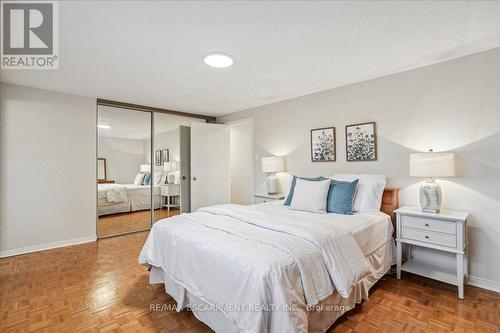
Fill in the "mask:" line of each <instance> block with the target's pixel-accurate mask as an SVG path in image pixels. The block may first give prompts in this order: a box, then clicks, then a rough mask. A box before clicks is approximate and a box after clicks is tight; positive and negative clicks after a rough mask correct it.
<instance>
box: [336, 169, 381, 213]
mask: <svg viewBox="0 0 500 333" xmlns="http://www.w3.org/2000/svg"><path fill="white" fill-rule="evenodd" d="M331 178H333V179H335V180H340V181H349V182H352V181H353V180H356V179H359V183H358V186H357V187H356V194H355V196H354V203H353V206H352V211H353V212H358V213H372V212H378V211H380V206H381V205H382V196H383V195H384V188H385V179H386V176H385V175H376V174H360V175H356V174H347V173H338V174H335V175H333V176H332V177H331Z"/></svg>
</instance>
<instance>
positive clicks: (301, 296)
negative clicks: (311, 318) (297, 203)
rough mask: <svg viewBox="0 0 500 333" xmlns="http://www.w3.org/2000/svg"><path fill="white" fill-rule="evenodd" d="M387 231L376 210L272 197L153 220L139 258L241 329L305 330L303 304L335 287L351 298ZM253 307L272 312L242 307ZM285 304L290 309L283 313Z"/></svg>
mask: <svg viewBox="0 0 500 333" xmlns="http://www.w3.org/2000/svg"><path fill="white" fill-rule="evenodd" d="M391 235H392V224H391V222H390V218H389V217H388V216H387V215H385V214H383V213H378V214H355V215H350V216H347V215H338V214H312V213H308V212H298V211H292V210H290V209H289V208H288V207H286V206H283V205H281V204H280V203H279V202H275V203H270V204H262V205H254V206H248V207H244V206H237V205H221V206H215V207H209V208H205V209H202V210H200V211H198V212H196V213H192V214H183V215H180V216H177V217H173V218H170V219H165V220H162V221H160V222H157V223H155V224H154V225H153V228H152V230H151V232H150V234H149V236H148V239H147V241H146V243H145V245H144V247H143V249H142V251H141V254H140V256H139V262H140V263H144V264H150V265H152V266H155V267H157V268H160V269H161V270H162V271H163V272H164V273H165V274H166V275H167V276H168V278H169V279H170V280H172V281H175V282H176V283H177V284H178V285H179V286H182V287H183V288H185V290H187V291H188V292H189V294H190V295H193V296H195V297H197V298H199V299H200V300H203V302H206V303H208V304H212V305H217V306H218V307H219V310H221V312H222V313H223V315H224V316H225V317H226V318H227V319H229V320H230V321H231V322H233V323H234V324H235V325H236V326H237V327H238V330H239V331H241V332H261V331H271V332H284V331H287V332H304V331H307V327H308V322H307V318H308V315H307V305H315V304H317V303H318V302H319V301H321V300H323V299H325V298H327V297H328V296H330V295H331V294H332V293H333V291H334V290H335V289H336V290H338V292H339V293H340V294H341V295H342V296H343V297H346V298H347V297H349V296H351V293H352V289H353V288H356V287H357V285H358V284H359V283H361V281H363V279H364V277H366V276H367V275H369V274H370V273H372V265H370V263H369V262H368V260H367V259H366V257H365V252H366V251H370V250H371V249H373V250H375V249H377V248H379V247H381V246H383V245H384V244H386V243H387V241H388V239H390V237H391ZM388 237H389V238H388ZM367 289H369V287H368V288H367ZM367 289H366V290H367ZM363 297H366V296H363ZM257 305H273V306H274V307H277V308H278V310H277V311H255V310H254V311H252V310H250V309H249V307H252V306H257ZM290 305H292V306H294V311H285V310H284V308H285V307H287V306H288V307H289V306H290ZM235 306H239V307H240V308H239V310H238V309H236V310H235V308H234V307H235ZM242 306H243V307H246V311H245V310H244V309H243V310H242V309H241V307H242ZM279 309H281V310H279Z"/></svg>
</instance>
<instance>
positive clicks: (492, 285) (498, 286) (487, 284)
mask: <svg viewBox="0 0 500 333" xmlns="http://www.w3.org/2000/svg"><path fill="white" fill-rule="evenodd" d="M467 284H469V285H471V286H474V287H478V288H482V289H487V290H491V291H496V292H497V293H500V282H498V281H492V280H488V279H483V278H480V277H477V276H473V275H469V276H468V279H467Z"/></svg>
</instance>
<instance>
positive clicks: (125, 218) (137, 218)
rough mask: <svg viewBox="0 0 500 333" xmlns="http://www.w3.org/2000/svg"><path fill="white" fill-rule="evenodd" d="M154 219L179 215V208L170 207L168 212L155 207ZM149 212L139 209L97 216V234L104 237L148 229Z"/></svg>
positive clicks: (149, 224) (149, 225) (149, 223)
mask: <svg viewBox="0 0 500 333" xmlns="http://www.w3.org/2000/svg"><path fill="white" fill-rule="evenodd" d="M154 214H155V215H154V220H155V221H158V220H161V219H164V218H166V217H170V216H174V215H179V214H180V210H179V209H177V208H172V209H171V210H170V212H169V211H168V210H167V209H166V208H164V209H156V210H155V212H154ZM150 221H151V212H150V211H149V210H139V211H135V212H128V213H118V214H110V215H103V216H99V219H98V221H97V235H99V237H106V236H112V235H118V234H123V233H126V232H134V231H139V230H144V229H148V228H150V227H151V222H150Z"/></svg>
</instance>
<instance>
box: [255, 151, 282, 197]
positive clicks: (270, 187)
mask: <svg viewBox="0 0 500 333" xmlns="http://www.w3.org/2000/svg"><path fill="white" fill-rule="evenodd" d="M261 162H262V172H267V173H268V174H269V175H268V176H267V178H266V191H267V193H268V194H275V193H278V189H279V180H278V177H277V176H276V172H283V171H285V158H284V157H283V156H270V157H262V159H261Z"/></svg>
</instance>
